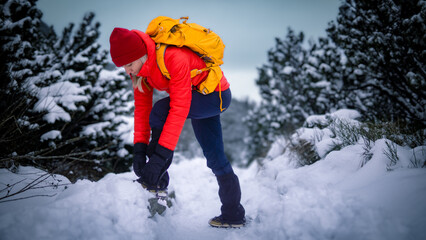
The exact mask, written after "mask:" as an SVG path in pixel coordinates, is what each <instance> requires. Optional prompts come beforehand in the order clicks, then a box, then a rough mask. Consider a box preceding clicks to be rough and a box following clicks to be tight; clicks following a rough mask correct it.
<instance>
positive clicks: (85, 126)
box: [55, 13, 132, 179]
mask: <svg viewBox="0 0 426 240" xmlns="http://www.w3.org/2000/svg"><path fill="white" fill-rule="evenodd" d="M94 17H95V15H94V13H88V14H86V15H85V16H84V18H83V21H82V23H81V24H80V25H79V28H78V29H77V30H76V31H75V32H73V28H74V24H70V25H69V26H68V27H67V28H65V29H64V31H63V34H62V37H61V38H60V39H59V40H58V41H57V44H56V49H55V52H56V53H57V56H58V57H59V58H58V65H60V69H61V71H62V72H63V78H62V81H63V82H69V83H70V84H72V85H75V86H77V89H76V92H75V93H77V95H74V96H73V98H74V100H79V101H78V102H73V104H70V105H68V106H65V109H66V110H67V112H69V114H70V115H71V118H70V120H69V121H65V123H62V122H58V124H59V125H61V128H60V132H61V141H71V140H73V141H74V140H76V141H75V142H74V144H73V145H72V147H71V148H69V149H67V151H70V150H72V151H73V152H81V153H84V152H87V153H88V154H86V155H85V157H84V159H85V160H84V161H81V162H80V163H79V164H73V165H68V164H63V165H62V166H63V167H62V168H61V169H60V171H61V172H62V173H63V174H65V175H67V176H68V175H69V173H73V174H74V176H78V178H90V179H98V178H100V177H102V176H103V175H104V174H105V173H108V172H122V171H127V170H128V169H129V166H130V155H129V154H128V151H127V150H125V147H126V142H125V140H124V139H123V138H122V136H121V134H122V133H121V132H119V131H118V128H119V127H122V125H123V124H126V121H125V116H129V115H130V111H131V105H130V104H129V102H130V101H131V97H132V93H131V91H129V90H128V89H127V86H128V83H127V82H126V79H125V77H124V75H123V73H122V71H120V70H113V71H109V70H106V69H105V67H106V65H107V57H106V56H107V54H108V53H107V52H106V51H100V44H99V43H97V42H96V41H97V39H98V37H99V27H100V24H99V23H93V19H94ZM75 103H76V104H75ZM62 105H63V104H62ZM127 143H128V142H127ZM127 145H130V144H127ZM127 148H128V149H129V148H130V146H127ZM70 178H72V176H70Z"/></svg>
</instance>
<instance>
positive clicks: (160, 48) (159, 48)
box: [156, 43, 210, 79]
mask: <svg viewBox="0 0 426 240" xmlns="http://www.w3.org/2000/svg"><path fill="white" fill-rule="evenodd" d="M168 46H169V45H167V44H162V43H157V45H156V55H157V56H156V57H157V65H158V68H159V69H160V71H161V73H162V74H163V75H164V76H165V77H166V78H168V79H170V78H171V77H170V73H169V71H168V70H167V67H166V63H165V61H164V55H165V54H166V49H167V47H168ZM208 70H210V68H209V67H205V68H202V69H192V70H191V78H193V77H195V76H197V75H198V74H201V73H202V72H205V71H208Z"/></svg>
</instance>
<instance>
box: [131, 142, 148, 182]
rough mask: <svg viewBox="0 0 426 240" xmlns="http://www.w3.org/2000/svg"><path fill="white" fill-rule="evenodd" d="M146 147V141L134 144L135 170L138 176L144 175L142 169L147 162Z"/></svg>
mask: <svg viewBox="0 0 426 240" xmlns="http://www.w3.org/2000/svg"><path fill="white" fill-rule="evenodd" d="M146 148H147V145H146V144H145V143H136V144H135V145H134V146H133V171H134V172H135V174H136V176H138V177H141V176H142V169H143V168H144V167H145V164H146Z"/></svg>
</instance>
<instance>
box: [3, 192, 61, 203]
mask: <svg viewBox="0 0 426 240" xmlns="http://www.w3.org/2000/svg"><path fill="white" fill-rule="evenodd" d="M54 196H56V193H55V194H52V195H47V194H46V195H33V196H28V197H21V198H15V199H8V200H3V201H0V203H5V202H13V201H18V200H23V199H28V198H34V197H54Z"/></svg>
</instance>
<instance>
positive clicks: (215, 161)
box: [149, 89, 233, 176]
mask: <svg viewBox="0 0 426 240" xmlns="http://www.w3.org/2000/svg"><path fill="white" fill-rule="evenodd" d="M231 98H232V96H231V90H230V89H227V90H225V91H223V92H222V104H223V106H222V107H223V108H228V107H229V105H230V104H231ZM219 106H220V98H219V92H213V93H211V94H208V95H203V94H201V93H199V92H197V91H192V101H191V108H190V110H189V114H188V118H189V119H191V123H192V128H193V129H194V134H195V137H196V138H197V141H198V143H199V144H200V146H201V148H202V149H203V153H204V156H205V157H206V159H207V166H208V167H209V168H210V169H211V170H212V171H213V173H214V174H215V175H216V176H221V175H224V174H227V173H231V172H233V170H232V167H231V164H230V163H229V161H228V159H227V158H226V156H225V151H224V149H223V138H222V125H221V123H220V113H221V112H220V107H219ZM169 109H170V97H166V98H163V99H161V100H159V101H157V102H156V103H155V104H154V106H153V108H152V111H151V115H150V116H149V124H150V126H151V128H152V129H162V128H163V126H164V123H165V122H166V119H167V115H168V113H169Z"/></svg>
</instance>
